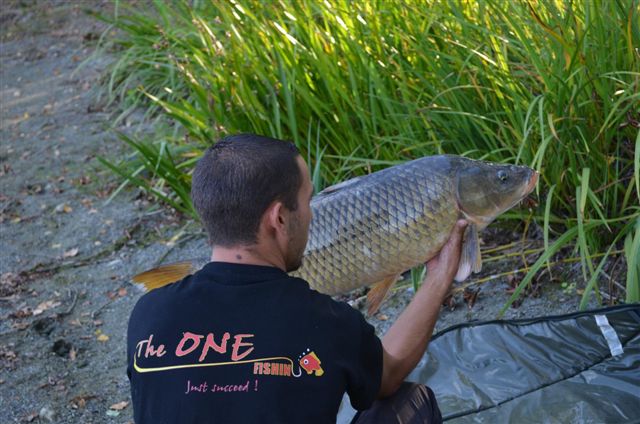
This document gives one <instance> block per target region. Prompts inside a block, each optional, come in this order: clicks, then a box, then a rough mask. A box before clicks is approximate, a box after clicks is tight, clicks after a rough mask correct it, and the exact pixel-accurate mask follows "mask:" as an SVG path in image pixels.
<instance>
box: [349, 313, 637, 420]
mask: <svg viewBox="0 0 640 424" xmlns="http://www.w3.org/2000/svg"><path fill="white" fill-rule="evenodd" d="M408 380H410V381H416V382H421V383H424V384H426V385H428V386H430V387H431V388H432V389H433V391H434V392H435V394H436V397H437V399H438V404H439V405H440V410H441V411H442V415H443V418H444V420H445V422H447V423H455V424H460V423H468V422H473V423H598V424H601V423H633V422H640V305H625V306H617V307H612V308H605V309H598V310H592V311H585V312H579V313H574V314H569V315H561V316H550V317H540V318H534V319H524V320H511V321H506V320H504V321H490V322H479V323H467V324H462V325H457V326H454V327H450V328H448V329H446V330H444V331H442V332H440V333H438V334H437V335H435V336H434V337H433V339H432V341H431V343H430V344H429V349H428V351H427V353H426V354H425V356H424V357H423V358H422V360H421V361H420V363H419V364H418V366H417V367H416V369H415V370H414V371H413V372H412V373H411V374H410V375H409V378H408ZM348 409H349V408H342V409H341V413H340V414H339V420H338V421H339V422H348V420H349V417H350V415H351V414H350V411H348Z"/></svg>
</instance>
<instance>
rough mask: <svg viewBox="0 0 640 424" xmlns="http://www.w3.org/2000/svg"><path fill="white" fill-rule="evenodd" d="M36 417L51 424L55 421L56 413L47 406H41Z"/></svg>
mask: <svg viewBox="0 0 640 424" xmlns="http://www.w3.org/2000/svg"><path fill="white" fill-rule="evenodd" d="M38 416H39V417H40V418H41V419H44V420H47V421H48V422H50V423H52V422H54V420H55V419H56V411H54V410H53V409H52V408H51V407H49V406H43V407H42V409H40V413H39V414H38Z"/></svg>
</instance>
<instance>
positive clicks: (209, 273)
mask: <svg viewBox="0 0 640 424" xmlns="http://www.w3.org/2000/svg"><path fill="white" fill-rule="evenodd" d="M195 277H197V278H203V279H206V280H213V281H215V282H216V283H219V284H251V283H259V282H262V281H269V280H279V279H282V278H287V277H288V275H287V273H286V272H284V271H283V270H281V269H280V268H276V267H273V266H265V265H247V264H236V263H230V262H209V263H208V264H206V265H205V266H204V267H202V269H201V270H200V271H198V272H197V273H196V275H195Z"/></svg>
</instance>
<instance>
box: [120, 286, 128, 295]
mask: <svg viewBox="0 0 640 424" xmlns="http://www.w3.org/2000/svg"><path fill="white" fill-rule="evenodd" d="M126 295H127V289H125V288H124V287H122V288H120V289H119V290H118V296H120V297H124V296H126Z"/></svg>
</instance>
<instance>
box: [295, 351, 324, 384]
mask: <svg viewBox="0 0 640 424" xmlns="http://www.w3.org/2000/svg"><path fill="white" fill-rule="evenodd" d="M299 363H300V366H301V367H302V369H303V370H305V371H306V372H307V374H311V373H314V374H315V375H316V377H320V376H321V375H322V374H324V370H323V369H322V367H321V366H320V364H321V363H322V362H320V358H318V355H316V353H315V352H313V351H309V349H307V351H306V352H303V353H302V355H301V356H300V358H299Z"/></svg>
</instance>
